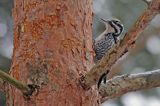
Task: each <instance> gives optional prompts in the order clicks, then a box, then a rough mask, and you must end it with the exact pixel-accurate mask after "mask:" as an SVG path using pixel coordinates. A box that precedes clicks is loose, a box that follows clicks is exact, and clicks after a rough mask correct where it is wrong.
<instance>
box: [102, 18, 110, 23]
mask: <svg viewBox="0 0 160 106" xmlns="http://www.w3.org/2000/svg"><path fill="white" fill-rule="evenodd" d="M100 19H101V22H103V23H108V22H110V21H109V20H105V19H103V18H100Z"/></svg>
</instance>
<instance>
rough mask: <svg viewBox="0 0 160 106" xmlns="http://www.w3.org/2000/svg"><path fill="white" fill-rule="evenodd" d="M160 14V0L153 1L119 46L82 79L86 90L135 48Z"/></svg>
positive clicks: (110, 51) (109, 52)
mask: <svg viewBox="0 0 160 106" xmlns="http://www.w3.org/2000/svg"><path fill="white" fill-rule="evenodd" d="M159 12H160V0H153V1H152V2H151V4H150V5H149V7H148V9H147V10H146V11H145V12H144V13H143V14H142V15H141V16H140V17H139V18H138V20H137V21H136V23H135V24H134V25H133V27H132V28H131V29H130V30H129V32H127V33H126V34H125V37H124V39H123V40H122V41H121V42H120V44H119V45H115V46H114V47H113V49H111V50H109V51H108V52H107V53H106V54H105V56H104V57H103V58H102V59H101V60H100V61H99V62H98V63H97V64H96V65H95V66H94V67H93V68H92V69H91V70H90V71H89V72H88V73H87V74H86V75H85V76H82V77H81V78H80V84H81V85H82V87H83V88H84V89H89V88H90V87H91V86H92V85H95V84H96V83H97V82H98V80H99V78H100V76H101V75H102V73H105V71H106V70H110V68H111V66H112V65H113V64H114V63H115V62H116V61H117V60H118V59H119V58H120V57H121V56H123V55H124V54H125V53H126V52H128V51H129V50H130V49H132V48H133V47H134V46H135V41H136V39H137V38H138V37H139V35H140V34H141V32H142V31H143V30H144V29H145V28H146V27H147V25H148V24H149V22H150V21H151V20H152V19H153V18H154V17H155V16H156V15H157V14H158V13H159Z"/></svg>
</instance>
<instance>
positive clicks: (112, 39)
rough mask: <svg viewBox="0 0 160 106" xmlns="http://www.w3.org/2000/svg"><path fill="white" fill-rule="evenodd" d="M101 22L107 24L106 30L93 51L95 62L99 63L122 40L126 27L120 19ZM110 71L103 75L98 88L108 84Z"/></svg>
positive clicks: (97, 39) (94, 43)
mask: <svg viewBox="0 0 160 106" xmlns="http://www.w3.org/2000/svg"><path fill="white" fill-rule="evenodd" d="M101 21H102V22H103V23H104V24H105V30H104V32H102V33H101V34H100V35H99V36H98V37H96V38H95V39H94V41H93V50H94V52H95V57H94V62H95V63H97V62H98V61H99V60H101V59H102V57H103V56H104V55H105V54H106V53H107V52H108V51H109V50H110V49H111V48H112V47H113V46H114V45H116V44H117V42H118V41H119V40H120V39H121V36H122V32H123V30H124V26H123V24H122V23H121V21H120V20H118V19H111V20H104V19H102V18H101ZM108 72H109V71H108V70H107V71H106V72H105V73H103V74H102V75H101V77H100V78H99V81H98V84H97V85H98V88H99V87H100V85H101V83H102V82H103V83H106V76H107V74H108Z"/></svg>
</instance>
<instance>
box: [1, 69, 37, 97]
mask: <svg viewBox="0 0 160 106" xmlns="http://www.w3.org/2000/svg"><path fill="white" fill-rule="evenodd" d="M0 78H1V79H3V80H4V81H5V82H7V83H9V84H11V85H13V86H15V87H16V88H17V89H19V90H21V92H22V93H23V94H24V95H25V96H31V95H32V93H33V92H34V90H35V88H33V87H32V86H31V85H26V84H24V83H22V82H20V81H18V80H17V79H15V78H13V77H11V76H10V75H8V74H7V73H5V72H3V71H2V70H0ZM4 81H3V82H4Z"/></svg>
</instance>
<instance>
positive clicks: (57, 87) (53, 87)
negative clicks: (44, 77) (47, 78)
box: [51, 83, 60, 92]
mask: <svg viewBox="0 0 160 106" xmlns="http://www.w3.org/2000/svg"><path fill="white" fill-rule="evenodd" d="M51 90H52V91H53V92H57V91H59V90H60V86H59V85H58V84H56V83H54V84H52V87H51Z"/></svg>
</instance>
